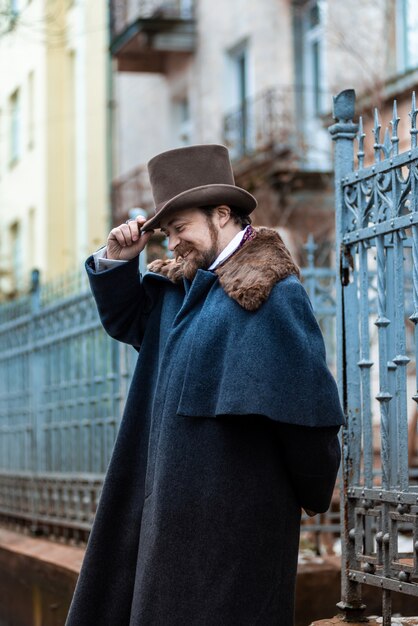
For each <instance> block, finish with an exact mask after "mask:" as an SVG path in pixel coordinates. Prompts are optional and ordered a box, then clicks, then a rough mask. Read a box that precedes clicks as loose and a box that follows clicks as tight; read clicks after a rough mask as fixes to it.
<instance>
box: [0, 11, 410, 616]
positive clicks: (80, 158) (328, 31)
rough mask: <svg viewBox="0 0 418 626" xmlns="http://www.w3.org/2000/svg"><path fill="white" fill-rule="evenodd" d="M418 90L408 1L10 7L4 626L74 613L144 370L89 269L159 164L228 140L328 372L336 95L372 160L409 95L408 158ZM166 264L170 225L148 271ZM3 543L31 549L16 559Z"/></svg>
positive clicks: (0, 473)
mask: <svg viewBox="0 0 418 626" xmlns="http://www.w3.org/2000/svg"><path fill="white" fill-rule="evenodd" d="M417 85H418V3H417V2H416V1H415V0H368V1H367V2H364V0H345V1H342V0H228V1H227V2H225V1H222V0H94V1H93V0H0V579H1V580H2V581H3V582H2V583H1V584H0V624H1V626H10V625H12V624H13V626H15V625H17V626H20V625H22V626H29V625H31V624H32V623H33V624H36V626H39V625H41V626H46V625H49V624H61V623H63V620H64V617H65V612H66V608H67V606H68V602H69V598H70V597H71V592H72V588H73V586H74V583H75V579H76V575H77V571H78V568H79V563H80V562H81V558H82V555H83V546H84V545H85V541H86V540H87V538H88V533H89V529H90V527H91V523H92V520H93V517H94V512H95V510H96V506H97V501H98V498H99V496H100V488H101V484H102V480H103V475H104V472H105V469H106V467H107V464H108V461H109V459H110V455H111V451H112V447H113V443H114V439H115V436H116V432H117V428H118V424H119V420H120V416H121V413H122V409H123V405H124V401H125V397H126V391H127V388H128V385H129V380H130V376H131V372H132V370H133V367H134V359H135V354H134V351H131V350H130V349H129V348H128V347H125V346H121V345H120V344H116V343H115V342H113V341H111V340H110V339H109V338H108V337H106V336H105V335H104V332H103V330H102V328H101V326H100V323H99V321H98V316H97V312H96V309H95V306H94V303H93V302H92V299H91V296H90V294H89V291H88V287H87V285H86V281H85V277H84V272H83V264H84V260H85V259H86V257H87V256H88V255H89V254H91V253H92V252H93V251H94V250H96V249H97V248H99V247H100V246H101V245H103V244H104V243H105V241H106V238H107V234H108V231H109V230H110V228H111V227H113V226H114V225H117V224H119V223H121V222H123V221H125V220H126V219H127V218H128V217H131V216H134V215H135V214H136V213H137V212H138V211H142V212H144V214H149V215H152V214H153V200H152V195H151V192H150V186H149V180H148V175H147V168H146V163H147V161H148V160H149V159H150V158H151V157H153V156H154V155H155V154H157V153H159V152H161V151H163V150H167V149H170V148H174V147H179V146H186V145H189V144H196V143H222V144H225V145H226V146H228V148H229V150H230V154H231V159H232V162H233V168H234V174H235V180H236V183H237V184H238V185H239V186H241V187H244V188H246V189H247V190H249V191H250V192H251V193H253V194H254V195H255V196H256V197H257V199H258V201H259V207H258V208H257V210H256V212H255V213H254V222H255V224H256V225H265V226H269V227H273V228H277V229H279V231H280V233H281V234H282V236H283V238H284V239H285V241H286V243H287V245H288V246H289V248H290V249H291V251H292V253H293V255H294V256H295V259H296V260H297V262H298V263H299V264H300V265H301V267H302V274H303V278H304V281H305V287H306V288H307V290H308V292H309V295H310V298H311V300H312V303H313V306H314V310H315V313H316V315H317V318H318V320H319V322H320V324H321V327H322V330H323V332H324V335H325V340H326V344H327V350H328V359H329V363H330V366H331V367H332V368H334V364H335V270H334V261H335V254H334V219H335V215H334V206H335V205H334V188H333V185H334V181H333V154H332V141H331V138H330V135H329V133H328V130H327V128H328V126H329V125H330V124H332V122H333V118H332V95H335V94H337V93H338V92H339V91H341V90H342V89H346V88H355V90H356V92H357V103H356V110H357V112H358V113H359V114H362V115H363V124H364V132H365V134H366V136H367V137H368V138H369V141H368V143H367V144H366V148H365V152H366V154H365V162H366V163H368V162H370V161H371V159H372V158H373V152H374V150H373V147H374V142H376V141H377V139H376V135H374V137H373V135H372V128H373V124H374V123H375V120H374V114H373V110H372V107H373V106H376V105H378V106H379V108H380V112H381V121H380V118H379V120H378V122H376V123H377V124H380V123H382V126H383V127H384V126H385V125H387V124H389V123H390V120H391V119H392V116H393V112H392V101H393V99H394V98H396V99H397V105H398V109H397V111H398V112H399V116H400V117H401V122H400V124H399V128H398V134H399V147H400V150H405V149H406V148H407V146H408V145H409V144H408V142H409V140H410V133H409V129H410V127H409V120H408V112H409V110H410V108H411V92H412V91H413V90H414V89H415V87H416V86H417ZM413 108H414V107H413ZM415 117H416V115H415ZM392 121H393V120H392ZM414 123H415V122H414ZM375 128H376V126H375ZM415 132H416V131H415ZM377 142H378V141H377ZM360 157H361V155H360ZM164 254H165V245H164V240H163V239H162V237H161V236H160V235H159V234H158V233H157V234H156V235H155V236H154V238H153V240H152V241H151V242H150V244H149V246H148V251H147V255H144V259H143V260H142V265H143V267H145V262H146V258H145V257H146V256H148V260H151V259H153V258H156V257H158V256H161V255H164ZM414 428H415V430H416V420H415V425H414ZM412 440H413V439H411V441H412ZM413 441H415V440H413ZM414 445H415V444H414ZM415 454H416V446H415V447H413V446H412V448H411V450H410V455H411V458H412V457H413V456H414V455H415ZM338 502H339V500H338V493H336V494H335V498H334V503H333V507H332V510H331V512H330V514H329V515H328V516H327V517H323V518H321V519H314V520H313V521H312V522H311V523H310V525H309V526H306V527H305V531H304V535H303V542H304V544H303V545H305V546H308V547H309V548H310V549H311V550H312V551H313V553H314V554H315V555H316V556H318V557H319V556H320V555H323V554H325V553H327V554H334V553H337V554H338V549H339V548H338V542H339V510H338V508H339V504H338ZM7 533H9V534H7ZM19 533H20V536H21V537H22V538H25V541H26V539H27V538H28V537H42V539H37V541H40V542H41V543H38V544H37V545H38V546H41V547H39V548H36V547H31V548H30V547H28V544H26V543H24V541H23V539H22V540H20V539H19ZM47 540H48V543H46V541H47ZM42 541H43V542H44V543H42ZM22 542H23V543H22ZM52 542H56V545H59V546H60V547H61V548H62V550H64V548H65V549H68V550H70V549H71V550H73V552H71V553H68V552H65V551H64V552H63V553H61V552H59V553H58V552H54V554H57V555H58V556H56V558H55V557H54V558H55V560H54V558H53V557H52V556H51V557H48V558H49V561H48V562H49V566H48V567H51V568H52V569H51V570H48V568H47V567H46V566H45V567H46V570H45V571H47V574H45V571H44V569H42V568H41V570H42V571H43V572H44V574H45V575H44V574H42V575H41V574H40V573H39V572H40V570H39V567H40V566H39V564H38V566H34V567H35V569H34V571H33V572H32V570H31V569H30V567H29V566H28V563H29V561H27V560H25V559H29V556H28V554H29V552H30V550H33V551H34V553H35V554H43V555H44V554H47V553H48V554H52V552H51V550H52V548H51V545H52ZM23 544H24V546H25V547H22V546H23ZM5 545H14V546H16V550H17V551H19V550H21V552H20V554H21V555H22V554H23V553H24V554H25V555H26V556H25V557H23V556H22V559H23V560H21V561H13V563H14V565H13V567H12V565H11V563H12V560H11V557H8V556H7V554H6V553H5V552H4V550H5V548H4V546H5ZM19 546H20V547H19ZM24 550H27V551H29V552H24ZM54 550H57V548H54ZM74 551H75V552H74ZM77 551H78V552H77ZM6 552H7V551H6ZM5 554H6V556H4V555H5ZM63 554H64V556H63ZM303 558H305V557H303ZM303 558H302V560H301V562H302V564H303ZM70 561H71V564H72V565H71V566H69V565H68V563H69V562H70ZM30 562H31V563H32V564H33V561H30ZM51 563H52V565H51ZM36 567H38V570H36ZM309 567H310V568H311V570H312V571H313V572H314V574H315V577H316V579H317V581H319V582H318V585H319V587H316V588H315V589H314V590H313V591H312V589H313V588H312V586H311V587H310V585H311V583H307V586H306V589H310V590H311V591H310V593H311V595H310V596H309V594H308V596H307V599H306V601H305V602H304V603H303V606H304V607H305V608H306V607H308V609H310V610H311V613H310V614H309V618H313V617H315V615H314V613H315V611H316V616H324V610H325V609H324V606H325V603H326V602H328V603H330V606H332V607H333V606H334V605H335V602H337V601H338V599H339V589H338V584H339V583H338V580H337V579H338V572H337V570H336V569H335V568H334V569H333V570H332V572H331V574H330V576H331V578H332V577H333V578H332V581H331V578H328V579H326V580H327V582H326V585H325V583H324V582H323V579H322V578H321V576H322V574H320V573H319V571H318V570H315V563H312V560H311V561H310V565H309ZM312 568H313V569H312ZM337 569H338V568H337ZM64 570H65V574H63V572H64ZM58 571H60V572H61V575H62V576H64V578H63V579H62V580H61V578H60V577H59V576H58V574H57V572H58ZM301 571H302V570H301ZM307 571H308V570H306V571H305V574H306V572H307ZM321 571H322V570H321ZM24 572H26V574H25V573H24ZM36 572H37V573H36ZM48 572H49V573H48ZM336 572H337V573H336ZM300 580H302V578H301V579H300ZM60 581H61V582H60ZM321 581H322V582H321ZM330 581H331V582H330ZM54 585H55V587H54ZM324 585H325V587H324ZM332 585H333V587H332ZM321 586H322V589H324V588H325V589H328V593H327V594H325V595H328V597H327V598H325V597H324V595H322V596H321V594H318V588H320V587H321ZM331 588H332V589H333V590H334V591H332V592H331V591H330V589H331ZM301 593H302V592H301ZM307 593H308V592H307ZM28 598H29V600H28ZM57 598H58V599H57ZM318 599H319V600H318ZM318 602H319V603H318ZM51 607H53V608H51ZM54 607H55V608H54ZM299 607H302V604H300V603H299ZM298 610H302V609H301V608H299V609H298ZM329 610H330V611H331V613H330V614H333V612H334V609H329ZM328 614H329V613H328ZM10 616H13V618H11V617H10ZM2 620H3V621H2ZM298 620H299V621H298V622H297V623H298V625H300V626H302V625H304V624H306V623H307V620H308V617H307V614H306V613H304V614H303V615H300V616H299V617H298Z"/></svg>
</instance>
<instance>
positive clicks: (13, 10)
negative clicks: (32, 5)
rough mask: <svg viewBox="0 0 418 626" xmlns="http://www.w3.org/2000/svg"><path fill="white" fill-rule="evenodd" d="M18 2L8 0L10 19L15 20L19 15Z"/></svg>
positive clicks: (16, 0)
mask: <svg viewBox="0 0 418 626" xmlns="http://www.w3.org/2000/svg"><path fill="white" fill-rule="evenodd" d="M20 4H21V2H20V0H10V15H11V18H12V19H16V18H17V17H18V15H19V13H20V9H21V6H20Z"/></svg>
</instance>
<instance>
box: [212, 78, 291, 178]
mask: <svg viewBox="0 0 418 626" xmlns="http://www.w3.org/2000/svg"><path fill="white" fill-rule="evenodd" d="M298 137H299V135H298V133H297V129H296V124H295V91H294V89H290V88H288V89H285V88H279V87H275V88H271V89H267V90H265V91H264V92H262V93H260V94H258V95H256V96H255V97H252V98H246V99H245V100H243V102H242V104H241V106H240V107H238V108H237V109H235V110H234V111H232V112H231V113H229V114H227V115H225V116H224V122H223V141H224V143H225V145H226V146H227V147H228V148H229V151H230V154H231V158H232V159H234V160H238V159H241V158H243V157H245V156H253V155H254V154H255V153H257V152H263V151H268V150H270V151H273V152H274V151H280V152H286V151H287V152H289V153H290V152H294V149H295V143H297V141H299V139H300V137H299V139H298ZM290 165H291V164H289V166H290Z"/></svg>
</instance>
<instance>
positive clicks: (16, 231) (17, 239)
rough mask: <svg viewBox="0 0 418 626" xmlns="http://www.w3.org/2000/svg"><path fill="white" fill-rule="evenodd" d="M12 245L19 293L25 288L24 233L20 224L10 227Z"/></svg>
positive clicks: (15, 281)
mask: <svg viewBox="0 0 418 626" xmlns="http://www.w3.org/2000/svg"><path fill="white" fill-rule="evenodd" d="M10 244H11V246H10V247H11V252H12V254H11V256H12V264H13V267H12V272H13V278H14V286H15V289H16V290H18V291H19V290H21V289H22V288H23V258H22V255H23V249H22V232H21V227H20V223H19V222H14V223H13V224H12V225H11V227H10Z"/></svg>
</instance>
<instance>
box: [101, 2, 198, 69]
mask: <svg viewBox="0 0 418 626" xmlns="http://www.w3.org/2000/svg"><path fill="white" fill-rule="evenodd" d="M110 4H111V43H110V51H111V54H112V56H113V57H114V58H115V59H116V60H117V68H118V70H119V71H121V72H158V73H164V72H165V68H166V62H167V58H168V57H169V56H170V57H171V58H172V57H173V56H180V57H184V56H186V55H190V54H192V53H193V51H194V49H195V38H196V37H195V35H196V29H195V20H194V17H193V9H194V6H193V0H111V3H110Z"/></svg>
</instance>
